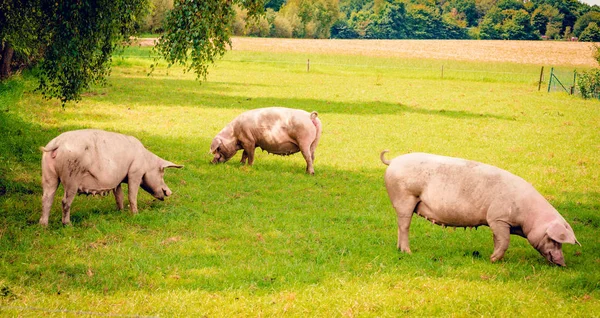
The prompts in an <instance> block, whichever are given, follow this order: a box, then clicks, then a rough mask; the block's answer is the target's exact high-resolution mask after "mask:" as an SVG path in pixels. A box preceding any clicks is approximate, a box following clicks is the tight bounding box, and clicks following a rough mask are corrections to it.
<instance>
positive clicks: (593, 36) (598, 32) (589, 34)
mask: <svg viewBox="0 0 600 318" xmlns="http://www.w3.org/2000/svg"><path fill="white" fill-rule="evenodd" d="M579 40H580V41H583V42H600V27H598V24H596V23H595V22H590V24H588V26H587V28H585V30H583V32H581V34H580V35H579Z"/></svg>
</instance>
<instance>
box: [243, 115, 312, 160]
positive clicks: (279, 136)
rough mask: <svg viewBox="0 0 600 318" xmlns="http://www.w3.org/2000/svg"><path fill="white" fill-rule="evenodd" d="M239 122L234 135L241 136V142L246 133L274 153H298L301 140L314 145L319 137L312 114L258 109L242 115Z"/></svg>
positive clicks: (260, 145) (256, 142) (263, 147)
mask: <svg viewBox="0 0 600 318" xmlns="http://www.w3.org/2000/svg"><path fill="white" fill-rule="evenodd" d="M237 123H238V128H237V129H236V132H235V134H236V135H240V136H241V137H240V139H243V135H244V134H249V135H250V137H251V138H252V139H254V142H255V144H256V145H257V146H259V147H261V148H262V149H264V150H266V151H268V152H270V153H275V154H282V155H285V154H292V153H295V152H298V151H300V148H299V143H300V141H301V139H308V140H310V142H312V141H313V140H314V139H315V138H316V137H317V136H316V135H317V128H316V127H315V124H313V121H312V120H311V118H310V113H308V112H306V111H304V110H300V109H291V108H284V107H268V108H261V109H255V110H252V111H248V112H246V113H244V114H242V115H240V117H238V120H237ZM310 142H309V143H308V144H310Z"/></svg>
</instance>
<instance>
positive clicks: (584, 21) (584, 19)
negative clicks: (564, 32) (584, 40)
mask: <svg viewBox="0 0 600 318" xmlns="http://www.w3.org/2000/svg"><path fill="white" fill-rule="evenodd" d="M592 22H593V23H596V25H598V24H600V12H597V11H590V12H588V13H586V14H584V15H582V16H581V17H580V18H579V19H577V22H575V25H574V26H573V33H574V34H575V36H577V37H581V34H582V33H583V31H584V30H585V29H586V28H588V26H589V24H590V23H592Z"/></svg>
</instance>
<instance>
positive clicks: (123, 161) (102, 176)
mask: <svg viewBox="0 0 600 318" xmlns="http://www.w3.org/2000/svg"><path fill="white" fill-rule="evenodd" d="M40 149H41V150H42V152H43V153H42V187H43V196H42V216H41V218H40V222H39V223H40V224H41V225H42V226H47V225H48V218H49V216H50V208H51V207H52V202H53V201H54V194H55V193H56V190H57V188H58V185H59V184H60V183H61V182H62V184H63V188H64V197H63V199H62V210H63V215H62V223H63V224H65V225H67V224H70V213H71V203H72V202H73V198H74V197H75V195H76V194H87V195H89V194H92V195H96V194H101V195H106V194H108V193H109V192H110V191H112V192H113V194H114V196H115V199H116V202H117V209H119V210H122V209H123V191H122V190H121V183H127V184H128V188H129V205H130V207H131V212H132V213H133V214H136V213H137V212H138V208H137V194H138V190H139V187H140V186H141V187H142V189H144V190H146V191H147V192H148V193H150V194H151V195H152V196H154V197H155V198H157V199H159V200H161V201H162V200H164V197H166V196H169V195H171V190H170V189H169V187H167V185H166V184H165V181H164V179H163V175H164V171H165V168H171V167H173V168H182V167H183V166H181V165H177V164H174V163H172V162H169V161H167V160H164V159H161V158H160V157H158V156H157V155H155V154H153V153H152V152H150V151H148V150H147V149H146V148H144V146H143V145H142V143H141V142H140V141H139V140H138V139H136V138H135V137H132V136H127V135H122V134H119V133H114V132H108V131H103V130H97V129H83V130H73V131H69V132H65V133H62V134H60V135H59V136H58V137H56V138H54V139H52V140H51V141H50V142H49V143H48V144H47V145H46V146H45V147H41V148H40Z"/></svg>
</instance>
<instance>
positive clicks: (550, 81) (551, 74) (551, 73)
mask: <svg viewBox="0 0 600 318" xmlns="http://www.w3.org/2000/svg"><path fill="white" fill-rule="evenodd" d="M552 76H554V67H552V68H550V77H549V78H548V93H550V85H552Z"/></svg>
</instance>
